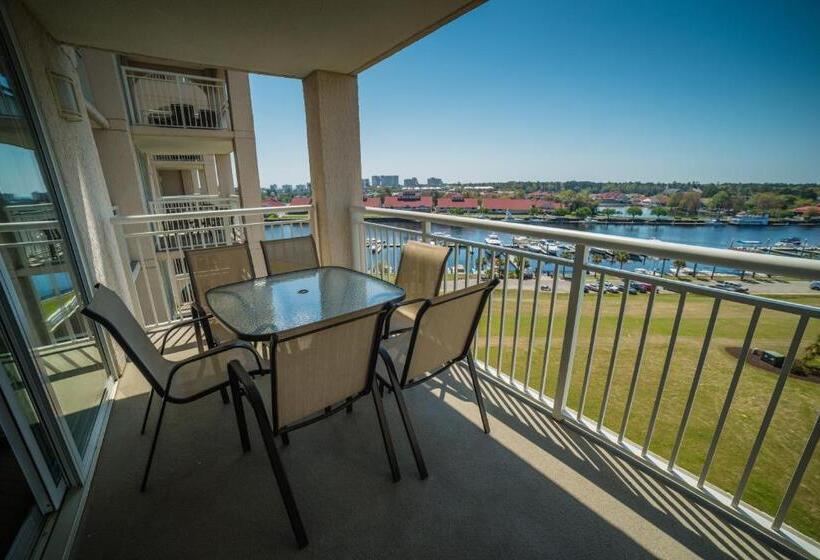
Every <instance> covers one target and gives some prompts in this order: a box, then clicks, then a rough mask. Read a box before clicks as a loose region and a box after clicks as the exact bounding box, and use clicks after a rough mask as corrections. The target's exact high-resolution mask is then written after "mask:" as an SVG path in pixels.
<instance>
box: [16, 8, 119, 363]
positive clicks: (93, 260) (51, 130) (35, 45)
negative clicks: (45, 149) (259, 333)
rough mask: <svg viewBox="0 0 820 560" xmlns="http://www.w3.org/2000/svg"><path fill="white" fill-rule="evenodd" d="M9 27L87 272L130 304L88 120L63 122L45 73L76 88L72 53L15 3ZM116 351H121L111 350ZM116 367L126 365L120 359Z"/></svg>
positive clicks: (106, 190) (109, 201)
mask: <svg viewBox="0 0 820 560" xmlns="http://www.w3.org/2000/svg"><path fill="white" fill-rule="evenodd" d="M9 16H10V19H11V25H12V28H13V29H14V31H15V34H16V35H17V40H18V44H19V45H20V46H21V49H22V53H21V58H22V63H23V65H24V67H25V71H26V73H27V75H28V78H29V82H30V85H31V88H32V95H33V97H34V99H35V103H36V105H37V108H38V110H39V113H40V117H41V119H42V124H43V126H44V129H45V134H46V136H47V137H48V139H49V143H50V145H51V148H52V153H53V157H54V160H55V163H56V166H57V173H58V176H59V181H60V185H59V188H60V189H61V191H62V193H63V196H64V198H65V199H66V202H67V204H68V210H69V213H70V215H71V219H72V221H73V223H74V230H75V233H76V234H77V236H78V245H79V246H80V248H81V250H84V255H83V256H84V259H85V265H86V268H87V272H88V273H89V274H90V275H91V277H92V280H93V281H95V282H102V283H103V284H105V285H106V286H108V287H110V288H111V289H113V290H115V291H116V292H117V293H118V294H119V295H120V296H121V297H122V298H123V300H124V301H126V303H130V297H129V292H128V289H127V284H126V278H125V273H124V271H123V268H122V261H121V259H120V251H119V247H118V246H117V243H116V238H115V236H114V231H113V228H112V226H111V222H110V218H111V215H112V213H111V199H110V197H109V194H108V189H107V188H106V182H105V177H104V175H103V170H102V165H101V163H100V159H99V156H98V155H97V149H96V145H95V142H94V135H93V133H92V130H91V126H90V123H89V119H88V116H87V115H86V116H85V118H84V119H83V120H82V121H79V122H68V121H65V120H63V119H62V118H61V117H60V115H59V113H58V110H57V106H56V102H55V99H54V95H53V94H52V91H51V84H50V82H49V78H48V74H47V70H54V71H56V72H59V73H61V74H64V75H66V76H69V77H70V78H72V79H73V80H74V81H75V83H76V84H79V83H80V80H79V76H78V75H77V68H76V66H75V64H76V62H75V61H76V59H75V57H74V56H73V51H72V50H71V49H67V48H65V47H61V46H60V45H58V44H56V43H55V42H54V41H53V40H52V39H51V37H50V36H49V35H48V34H47V33H46V32H45V30H44V29H43V28H42V27H41V26H40V25H39V24H38V23H37V22H36V21H35V20H34V18H33V17H32V16H31V14H30V13H29V12H28V10H27V9H26V8H25V7H24V6H23V5H22V4H21V3H20V2H19V1H17V0H12V1H11V2H9ZM114 347H115V350H116V351H117V352H119V349H118V348H117V347H116V345H114ZM118 361H119V364H118V365H122V364H124V360H123V359H122V356H121V355H119V360H118Z"/></svg>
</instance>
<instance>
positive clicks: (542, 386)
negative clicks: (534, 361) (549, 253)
mask: <svg viewBox="0 0 820 560" xmlns="http://www.w3.org/2000/svg"><path fill="white" fill-rule="evenodd" d="M551 292H552V293H550V314H549V317H548V318H547V333H546V335H545V336H544V359H543V361H542V362H541V381H540V383H539V384H538V398H539V399H541V398H544V392H545V391H546V389H547V370H548V369H549V365H550V349H551V348H552V327H553V325H554V324H555V300H556V298H557V297H558V265H557V264H556V265H555V268H554V269H553V273H552V290H551Z"/></svg>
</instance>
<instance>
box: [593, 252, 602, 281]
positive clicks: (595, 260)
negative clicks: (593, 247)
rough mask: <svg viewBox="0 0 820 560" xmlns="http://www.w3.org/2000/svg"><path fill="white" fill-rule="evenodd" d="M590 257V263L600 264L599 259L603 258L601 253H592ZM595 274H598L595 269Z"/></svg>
mask: <svg viewBox="0 0 820 560" xmlns="http://www.w3.org/2000/svg"><path fill="white" fill-rule="evenodd" d="M591 259H592V264H601V261H603V260H604V258H603V257H602V256H601V253H592V257H591ZM595 276H598V272H597V271H596V272H595Z"/></svg>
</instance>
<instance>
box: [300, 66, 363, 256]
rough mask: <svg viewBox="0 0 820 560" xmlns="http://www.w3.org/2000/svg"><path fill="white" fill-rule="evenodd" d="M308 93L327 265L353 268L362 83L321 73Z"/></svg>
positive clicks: (317, 217)
mask: <svg viewBox="0 0 820 560" xmlns="http://www.w3.org/2000/svg"><path fill="white" fill-rule="evenodd" d="M302 89H303V91H304V96H305V114H306V117H307V137H308V156H309V159H310V183H311V187H312V189H313V200H314V201H315V205H316V206H315V212H314V217H313V224H312V225H313V231H314V232H315V233H316V234H317V237H318V243H319V249H320V250H319V253H320V256H321V258H322V263H323V264H325V265H341V266H353V243H352V234H353V231H352V227H351V209H352V208H353V207H354V206H362V190H361V177H362V163H361V153H360V146H359V91H358V83H357V80H356V77H355V76H348V75H345V74H336V73H333V72H324V71H316V72H314V73H312V74H311V75H310V76H308V77H307V78H305V79H304V80H302Z"/></svg>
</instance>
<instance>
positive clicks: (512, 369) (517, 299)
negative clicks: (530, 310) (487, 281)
mask: <svg viewBox="0 0 820 560" xmlns="http://www.w3.org/2000/svg"><path fill="white" fill-rule="evenodd" d="M520 258H521V261H520V264H519V267H518V289H517V290H516V292H515V315H514V318H513V340H512V355H511V356H510V379H511V380H512V379H515V362H516V358H517V357H518V333H519V331H520V328H521V290H522V289H523V287H524V278H523V276H524V274H523V271H524V257H520Z"/></svg>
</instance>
